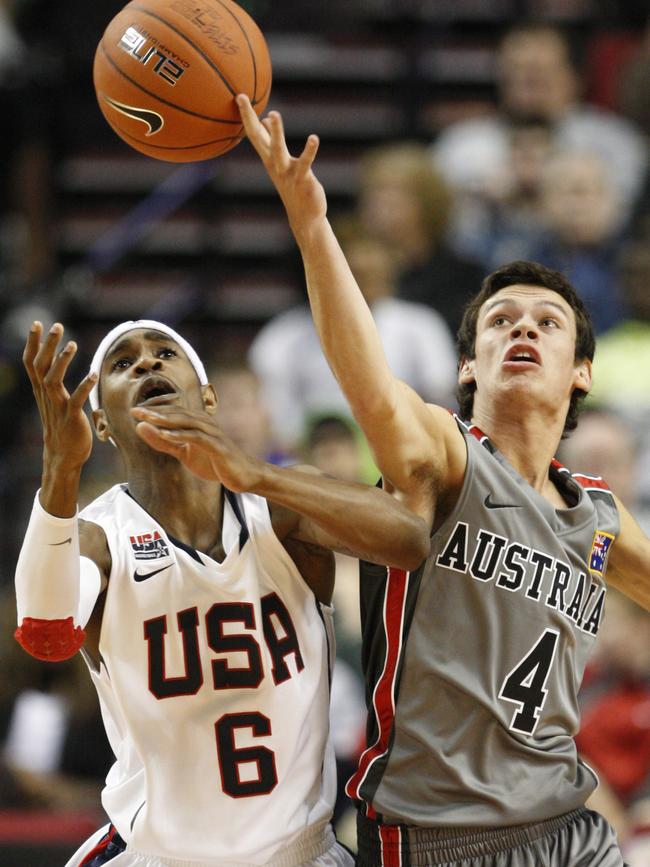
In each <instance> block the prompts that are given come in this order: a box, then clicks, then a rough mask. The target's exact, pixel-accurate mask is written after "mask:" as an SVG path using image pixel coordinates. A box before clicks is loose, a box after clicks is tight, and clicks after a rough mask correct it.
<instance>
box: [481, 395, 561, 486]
mask: <svg viewBox="0 0 650 867" xmlns="http://www.w3.org/2000/svg"><path fill="white" fill-rule="evenodd" d="M472 421H473V422H474V424H476V425H477V426H478V427H479V428H480V429H481V430H482V431H483V433H484V434H486V435H487V436H488V437H489V438H490V440H491V441H492V442H493V443H494V445H495V446H496V447H497V448H498V450H499V451H500V452H501V454H503V455H504V457H505V458H506V459H507V460H508V462H509V463H510V464H511V466H512V467H513V468H514V469H515V470H516V471H517V472H518V473H519V475H520V476H522V478H524V479H525V480H526V481H527V482H528V484H529V485H530V486H531V487H532V488H534V489H535V490H536V491H539V492H540V493H541V494H544V495H549V496H550V498H551V499H555V497H554V495H553V492H552V491H550V488H549V486H551V487H553V486H552V483H551V482H550V480H549V475H548V468H549V465H550V463H551V461H552V460H553V458H554V457H555V452H556V451H557V447H558V444H559V442H560V438H561V436H562V430H563V427H564V416H562V417H555V418H549V417H548V416H547V415H546V414H545V415H544V417H542V415H541V414H538V413H535V412H533V413H525V414H524V413H522V412H521V409H520V408H519V410H518V409H517V407H516V406H515V407H512V408H511V409H509V408H505V407H503V408H500V409H499V410H498V411H497V410H496V409H495V410H494V411H492V412H489V411H486V410H485V409H484V408H483V409H481V408H480V407H477V408H476V410H475V412H474V415H473V417H472ZM553 490H554V489H553ZM549 492H550V493H549Z"/></svg>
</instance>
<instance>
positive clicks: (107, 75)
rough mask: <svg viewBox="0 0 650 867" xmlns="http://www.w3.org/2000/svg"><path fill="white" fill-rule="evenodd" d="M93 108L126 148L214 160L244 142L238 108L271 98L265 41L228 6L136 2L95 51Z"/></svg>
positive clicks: (226, 2)
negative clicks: (246, 101) (239, 100)
mask: <svg viewBox="0 0 650 867" xmlns="http://www.w3.org/2000/svg"><path fill="white" fill-rule="evenodd" d="M93 81H94V85H95V93H96V95H97V101H98V103H99V107H100V109H101V111H102V113H103V115H104V117H105V118H106V120H107V121H108V123H109V124H110V126H111V127H112V128H113V129H114V130H115V132H116V133H117V134H118V136H120V138H122V139H123V140H124V141H125V142H126V143H127V144H129V145H131V147H133V148H135V149H136V150H138V151H141V152H142V153H144V154H147V155H148V156H150V157H155V158H156V159H159V160H168V161H170V162H193V161H195V160H205V159H209V158H211V157H216V156H219V154H223V153H225V152H226V151H229V150H230V149H231V148H233V147H235V145H236V144H238V143H239V142H240V141H241V140H242V138H243V133H242V130H243V128H242V124H241V120H240V117H239V111H238V109H237V105H236V103H235V96H236V95H237V94H238V93H245V94H246V95H247V96H248V97H249V98H250V100H251V103H252V104H253V107H254V108H255V111H256V112H257V113H258V114H261V112H262V111H263V110H264V108H265V107H266V104H267V102H268V99H269V93H270V90H271V60H270V57H269V51H268V48H267V45H266V40H265V39H264V36H263V34H262V32H261V30H260V29H259V27H258V26H257V24H256V23H255V22H254V21H253V19H252V18H251V17H250V15H249V14H248V13H247V12H245V11H244V10H243V9H242V8H241V7H240V6H238V5H237V4H236V3H233V2H232V0H132V2H131V3H128V4H127V5H126V6H125V7H124V9H122V10H121V11H120V12H118V14H117V15H116V16H115V18H113V20H112V21H111V22H110V24H109V25H108V27H107V28H106V31H105V32H104V35H103V36H102V39H101V41H100V43H99V45H98V46H97V51H96V52H95V62H94V67H93Z"/></svg>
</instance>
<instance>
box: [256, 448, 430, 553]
mask: <svg viewBox="0 0 650 867" xmlns="http://www.w3.org/2000/svg"><path fill="white" fill-rule="evenodd" d="M250 490H251V492H252V493H255V494H259V495H260V496H263V497H265V498H266V499H267V500H269V501H271V502H274V503H277V504H279V505H281V506H285V507H286V508H288V509H290V510H291V511H292V512H296V513H298V514H299V515H301V516H304V517H305V518H307V519H309V523H311V524H314V525H316V528H318V530H320V531H321V532H320V533H318V534H317V535H315V536H313V537H311V538H305V541H312V542H315V543H317V544H321V545H323V546H324V547H332V548H334V549H335V550H343V551H347V552H352V553H354V554H356V555H357V556H361V557H364V558H365V559H370V560H374V561H375V562H378V563H385V564H387V565H390V566H400V567H402V568H415V567H416V566H417V565H419V564H420V563H421V562H422V560H423V559H424V558H425V557H426V555H427V554H428V552H429V545H430V542H429V530H428V526H427V524H426V522H425V521H424V520H423V519H422V518H421V517H419V516H418V515H416V514H414V513H413V512H411V511H410V510H409V509H407V508H406V506H404V505H402V504H401V503H400V502H398V501H397V500H396V499H394V498H393V497H391V496H389V495H388V494H386V493H385V492H384V491H382V490H380V489H379V488H371V487H368V486H367V485H361V484H358V485H357V484H354V483H349V482H341V481H339V480H337V479H331V478H327V477H325V476H317V477H316V478H315V477H314V475H313V474H310V473H307V472H305V471H303V470H294V469H288V468H286V467H275V466H272V465H270V464H262V465H261V466H260V474H259V480H258V482H257V483H256V484H255V485H254V486H253V487H251V489H250Z"/></svg>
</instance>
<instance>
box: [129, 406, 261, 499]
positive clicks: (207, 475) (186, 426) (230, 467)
mask: <svg viewBox="0 0 650 867" xmlns="http://www.w3.org/2000/svg"><path fill="white" fill-rule="evenodd" d="M131 413H132V415H133V416H134V417H135V418H136V419H138V422H139V423H138V425H137V426H136V431H137V433H138V435H139V436H140V437H141V438H142V439H143V440H144V441H145V442H146V443H147V445H149V446H151V448H152V449H156V451H159V452H164V453H165V454H168V455H171V456H172V457H175V458H177V459H178V460H179V461H180V462H181V463H182V464H184V465H185V466H186V467H187V468H188V470H191V472H193V473H194V475H196V476H199V478H202V479H208V480H210V481H219V482H222V483H223V484H224V485H225V486H226V487H227V488H228V489H229V490H231V491H235V492H238V491H249V490H251V488H252V487H254V486H255V484H256V483H257V482H258V481H259V478H260V468H261V466H262V462H261V461H258V460H257V459H256V458H253V457H250V456H249V455H246V454H245V453H244V452H243V451H242V450H241V449H240V448H239V447H238V446H236V445H235V443H233V442H232V440H230V439H229V438H228V437H227V436H225V434H224V433H223V432H222V431H221V428H220V427H219V426H218V424H217V423H216V422H215V421H214V419H213V418H212V416H209V415H208V414H207V413H203V412H197V411H195V410H185V409H178V408H176V407H172V406H158V407H156V409H155V410H152V409H147V408H145V407H141V406H138V407H134V408H133V409H132V410H131Z"/></svg>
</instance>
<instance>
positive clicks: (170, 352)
mask: <svg viewBox="0 0 650 867" xmlns="http://www.w3.org/2000/svg"><path fill="white" fill-rule="evenodd" d="M177 355H178V352H176V350H175V349H172V348H171V346H163V348H162V349H159V350H158V352H157V353H156V356H157V357H158V358H175V357H176V356H177Z"/></svg>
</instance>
